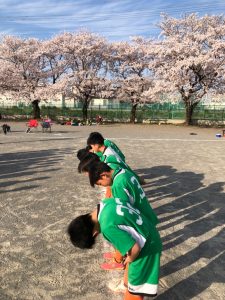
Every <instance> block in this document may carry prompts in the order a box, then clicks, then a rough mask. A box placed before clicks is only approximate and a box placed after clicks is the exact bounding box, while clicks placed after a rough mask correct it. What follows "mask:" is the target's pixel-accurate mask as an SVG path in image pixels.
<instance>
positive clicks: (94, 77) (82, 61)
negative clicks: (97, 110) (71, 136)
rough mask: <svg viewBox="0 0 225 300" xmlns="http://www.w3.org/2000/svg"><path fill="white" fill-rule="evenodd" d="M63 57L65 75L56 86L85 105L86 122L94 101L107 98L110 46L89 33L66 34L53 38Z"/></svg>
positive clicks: (103, 39) (83, 109) (84, 115)
mask: <svg viewBox="0 0 225 300" xmlns="http://www.w3.org/2000/svg"><path fill="white" fill-rule="evenodd" d="M54 43H55V44H57V45H58V47H59V49H60V52H61V53H62V55H63V60H64V64H65V73H64V75H63V76H61V78H60V81H59V82H58V84H57V85H56V88H58V90H60V89H61V90H63V91H64V93H65V94H66V95H67V96H70V97H73V98H74V99H76V100H79V101H81V102H82V105H83V108H82V111H83V119H84V121H86V120H87V110H88V106H89V104H90V102H91V100H92V99H93V98H96V97H108V96H109V93H110V88H109V86H110V79H107V63H106V58H107V55H108V51H109V50H108V43H107V41H106V40H105V38H103V37H101V36H99V35H96V34H93V33H90V32H87V31H80V32H77V33H63V34H60V35H58V36H56V37H55V38H54Z"/></svg>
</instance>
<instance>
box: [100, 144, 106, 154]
mask: <svg viewBox="0 0 225 300" xmlns="http://www.w3.org/2000/svg"><path fill="white" fill-rule="evenodd" d="M105 149H106V146H105V145H102V146H101V147H100V148H99V151H100V152H102V153H103V152H104V151H105Z"/></svg>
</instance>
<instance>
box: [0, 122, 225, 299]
mask: <svg viewBox="0 0 225 300" xmlns="http://www.w3.org/2000/svg"><path fill="white" fill-rule="evenodd" d="M0 125H1V124H0ZM10 125H11V127H12V132H11V133H10V134H8V135H6V136H4V135H3V133H2V132H0V212H1V213H0V232H1V235H0V251H1V261H0V269H1V271H0V281H1V284H0V285H1V291H0V299H1V300H14V299H15V300H39V299H44V300H74V299H77V300H84V299H87V300H89V299H91V300H93V299H98V300H108V299H112V300H122V299H123V296H122V294H113V293H112V292H110V291H109V290H108V288H107V283H108V282H109V281H110V280H112V278H113V277H116V278H120V277H121V278H122V275H123V272H122V271H120V272H119V271H117V272H116V271H109V272H108V271H103V270H101V269H100V264H101V263H102V262H103V258H102V253H103V252H104V251H105V250H106V246H105V243H104V242H103V240H102V239H101V238H99V240H98V243H97V244H96V246H95V248H94V249H93V250H88V251H81V250H79V249H75V248H74V247H73V246H72V245H71V244H70V242H69V241H68V237H67V234H66V228H67V225H68V223H69V222H70V221H71V220H72V219H73V218H74V217H75V216H77V215H79V214H81V213H86V212H89V211H91V210H92V209H93V208H94V207H95V206H96V204H97V202H98V195H97V189H96V188H95V189H93V188H91V187H90V186H89V183H88V179H87V177H85V176H84V175H80V174H78V172H77V165H78V160H77V158H76V152H77V150H79V149H80V148H82V147H83V146H85V142H86V138H87V136H88V134H89V133H90V132H91V131H100V132H101V133H102V134H103V136H104V137H107V138H110V139H112V140H113V141H115V142H116V143H117V144H118V146H119V147H120V148H121V149H122V150H123V152H124V153H125V155H126V160H127V162H128V164H129V165H130V166H131V167H132V168H133V169H134V170H136V171H137V172H138V174H140V175H143V176H144V177H145V179H146V181H147V184H146V185H145V187H144V189H145V192H146V194H147V196H148V199H149V201H150V203H151V205H152V206H153V207H154V209H155V211H156V213H157V215H158V216H159V218H160V221H161V223H160V224H159V226H158V228H159V230H160V234H161V237H162V240H163V244H164V251H163V254H162V263H161V279H160V287H159V295H158V297H157V300H176V299H179V300H187V299H204V300H207V299H210V300H219V299H225V284H224V283H225V230H224V227H225V226H224V220H225V213H224V211H225V209H224V207H225V205H224V203H225V138H216V136H215V135H216V133H221V129H204V128H197V127H191V128H186V127H182V126H181V127H178V126H172V125H161V126H158V125H143V126H142V125H135V126H133V125H101V126H83V127H72V126H60V125H53V132H52V133H42V132H41V131H40V129H39V131H38V132H33V133H30V134H26V133H25V123H10ZM146 299H147V298H146Z"/></svg>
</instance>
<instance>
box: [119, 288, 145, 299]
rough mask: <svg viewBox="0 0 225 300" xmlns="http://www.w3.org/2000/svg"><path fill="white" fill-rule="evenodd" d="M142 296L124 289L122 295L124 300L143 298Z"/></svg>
mask: <svg viewBox="0 0 225 300" xmlns="http://www.w3.org/2000/svg"><path fill="white" fill-rule="evenodd" d="M143 299H144V296H139V295H133V294H131V293H129V291H128V290H126V292H125V295H124V300H143Z"/></svg>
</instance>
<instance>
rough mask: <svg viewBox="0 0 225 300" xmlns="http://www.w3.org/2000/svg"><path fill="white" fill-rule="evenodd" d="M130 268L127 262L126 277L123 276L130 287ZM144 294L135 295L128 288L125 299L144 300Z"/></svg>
mask: <svg viewBox="0 0 225 300" xmlns="http://www.w3.org/2000/svg"><path fill="white" fill-rule="evenodd" d="M128 268H129V264H126V268H125V272H124V277H123V282H124V285H125V286H126V288H127V287H128ZM143 299H144V296H140V295H133V294H131V293H129V291H128V289H127V290H126V292H125V296H124V300H143Z"/></svg>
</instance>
